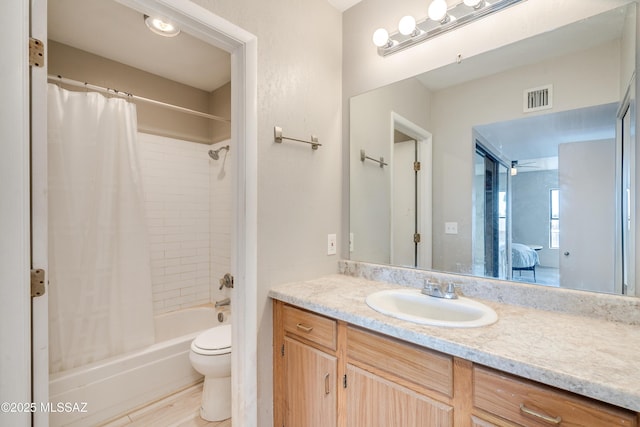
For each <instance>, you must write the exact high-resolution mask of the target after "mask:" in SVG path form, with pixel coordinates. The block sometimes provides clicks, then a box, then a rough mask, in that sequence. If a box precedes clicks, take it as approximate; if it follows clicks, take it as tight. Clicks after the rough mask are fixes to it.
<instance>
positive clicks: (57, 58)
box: [48, 40, 231, 144]
mask: <svg viewBox="0 0 640 427" xmlns="http://www.w3.org/2000/svg"><path fill="white" fill-rule="evenodd" d="M48 49H49V55H48V66H49V74H53V75H61V76H63V77H66V78H69V79H73V80H78V81H82V82H89V83H92V84H95V85H98V86H103V87H107V88H114V89H117V90H120V91H124V92H130V93H133V94H135V95H139V96H142V97H146V98H151V99H155V100H158V101H162V102H167V103H170V104H174V105H179V106H181V107H186V108H191V109H193V110H197V111H202V112H209V113H211V114H214V115H219V116H221V117H226V118H230V115H231V114H230V101H231V98H230V97H231V91H230V84H227V85H225V86H223V87H221V88H219V89H218V90H216V91H214V92H213V93H208V92H206V91H204V90H200V89H197V88H194V87H191V86H187V85H184V84H181V83H177V82H174V81H172V80H168V79H165V78H163V77H160V76H157V75H155V74H151V73H148V72H146V71H142V70H139V69H137V68H133V67H130V66H128V65H124V64H121V63H119V62H115V61H112V60H110V59H107V58H103V57H101V56H97V55H94V54H92V53H89V52H85V51H82V50H79V49H75V48H73V47H70V46H67V45H64V44H61V43H57V42H55V41H52V40H51V41H49V46H48ZM74 90H77V89H74ZM137 110H138V128H139V130H140V131H141V132H146V133H151V134H155V135H161V136H167V137H171V138H177V139H183V140H187V141H194V142H200V143H205V144H212V143H214V142H218V141H222V140H224V139H228V138H229V136H230V134H231V131H230V127H229V125H228V124H225V123H220V124H219V125H212V124H211V120H209V119H204V118H201V117H197V116H192V115H188V114H184V113H180V112H176V111H172V110H169V109H166V108H162V107H156V106H154V105H150V104H146V103H141V102H138V103H137ZM214 111H215V112H214Z"/></svg>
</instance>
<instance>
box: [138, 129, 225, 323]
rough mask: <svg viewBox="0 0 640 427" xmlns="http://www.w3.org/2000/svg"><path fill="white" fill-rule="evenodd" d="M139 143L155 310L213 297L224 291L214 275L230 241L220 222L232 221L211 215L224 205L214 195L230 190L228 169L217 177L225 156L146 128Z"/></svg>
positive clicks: (158, 311)
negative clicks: (211, 155)
mask: <svg viewBox="0 0 640 427" xmlns="http://www.w3.org/2000/svg"><path fill="white" fill-rule="evenodd" d="M138 142H139V148H140V151H139V153H140V167H141V174H142V180H143V189H144V193H145V209H146V214H147V224H148V227H149V240H150V255H151V276H152V277H151V282H152V289H153V307H154V313H155V314H159V313H164V312H167V311H173V310H178V309H181V308H187V307H192V306H196V305H200V304H206V303H209V302H212V301H215V300H217V299H219V298H220V297H221V295H223V294H222V292H219V291H218V288H217V286H216V285H217V283H218V278H219V277H221V276H222V275H223V274H224V272H227V271H229V254H230V240H229V239H228V238H226V239H223V240H220V237H219V236H220V235H224V234H226V235H227V236H228V235H229V230H230V228H229V227H228V228H227V229H226V230H223V229H222V228H218V224H223V223H224V221H227V223H229V222H230V220H226V219H224V220H223V219H220V220H218V221H215V220H214V218H216V217H219V218H225V214H224V210H225V209H226V206H222V205H219V203H218V202H217V200H218V199H220V200H223V198H224V197H230V192H231V191H230V174H229V173H227V174H226V175H225V176H224V179H222V180H216V179H215V178H216V176H217V175H219V170H218V169H219V168H220V166H219V165H218V163H219V162H220V161H221V160H223V159H224V155H222V156H221V157H220V160H218V161H215V160H211V159H210V158H209V156H208V154H207V151H208V150H209V149H211V148H212V147H211V146H209V145H204V144H197V143H192V142H187V141H182V140H176V139H172V138H166V137H161V136H155V135H149V134H144V133H139V134H138ZM217 146H218V145H217ZM217 146H216V147H217ZM216 147H213V148H216ZM221 154H224V153H221ZM226 168H227V169H228V166H226ZM218 192H220V194H221V195H220V196H218V194H217V193H218ZM227 194H228V195H227ZM221 212H222V213H221ZM229 215H230V210H229V211H228V213H227V216H229ZM229 225H230V224H229ZM219 271H222V274H220V273H219ZM223 296H224V295H223Z"/></svg>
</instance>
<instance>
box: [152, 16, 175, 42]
mask: <svg viewBox="0 0 640 427" xmlns="http://www.w3.org/2000/svg"><path fill="white" fill-rule="evenodd" d="M144 23H145V24H147V27H148V28H149V29H150V30H151V31H153V32H154V33H156V34H159V35H161V36H165V37H175V36H177V35H178V34H180V29H179V28H177V27H176V26H175V25H173V24H172V23H170V22H168V21H165V20H163V19H161V18H157V17H153V16H148V15H144Z"/></svg>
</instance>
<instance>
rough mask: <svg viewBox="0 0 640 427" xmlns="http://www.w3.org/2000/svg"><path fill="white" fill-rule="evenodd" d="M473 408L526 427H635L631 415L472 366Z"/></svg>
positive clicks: (633, 416) (627, 412)
mask: <svg viewBox="0 0 640 427" xmlns="http://www.w3.org/2000/svg"><path fill="white" fill-rule="evenodd" d="M473 404H474V406H475V407H476V408H479V409H482V410H484V411H487V412H489V413H491V414H494V415H497V416H499V417H501V418H504V419H507V420H509V421H513V422H515V423H518V424H522V425H526V426H540V427H549V426H550V425H562V426H589V427H600V426H602V427H612V426H629V427H631V426H635V425H636V422H635V419H636V418H635V417H636V415H635V413H632V412H631V411H627V410H624V409H620V408H615V407H613V406H610V405H607V404H603V403H600V402H596V401H593V400H590V399H588V398H584V397H580V396H577V395H574V394H571V393H568V392H563V391H561V390H557V389H554V388H552V387H548V386H545V385H543V384H538V383H534V382H531V381H527V380H522V379H518V378H515V377H512V376H510V375H508V374H502V373H499V372H497V371H494V370H491V369H488V368H483V367H480V366H474V368H473Z"/></svg>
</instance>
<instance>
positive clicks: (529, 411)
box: [520, 403, 562, 424]
mask: <svg viewBox="0 0 640 427" xmlns="http://www.w3.org/2000/svg"><path fill="white" fill-rule="evenodd" d="M520 411H521V412H524V413H525V414H527V415H531V416H532V417H536V418H540V419H542V420H544V421H546V422H548V423H551V424H560V423H561V422H562V417H555V418H553V417H550V416H548V415H545V414H541V413H540V412H537V411H534V410H533V409H529V408H527V407H526V406H524V403H521V404H520Z"/></svg>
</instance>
